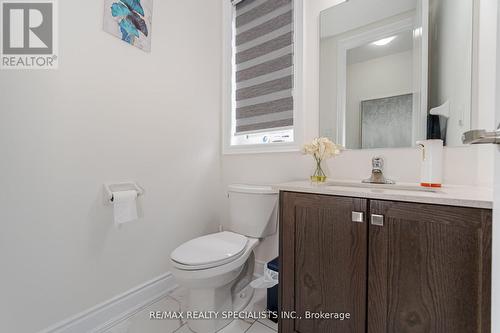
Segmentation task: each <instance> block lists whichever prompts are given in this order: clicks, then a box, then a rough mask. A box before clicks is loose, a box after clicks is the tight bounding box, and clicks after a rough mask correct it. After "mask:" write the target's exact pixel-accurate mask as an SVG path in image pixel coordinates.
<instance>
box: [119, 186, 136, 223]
mask: <svg viewBox="0 0 500 333" xmlns="http://www.w3.org/2000/svg"><path fill="white" fill-rule="evenodd" d="M113 206H114V216H115V225H116V226H119V225H121V224H123V223H127V222H132V221H135V220H137V192H136V191H119V192H113Z"/></svg>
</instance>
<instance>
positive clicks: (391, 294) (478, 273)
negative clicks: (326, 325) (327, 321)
mask: <svg viewBox="0 0 500 333" xmlns="http://www.w3.org/2000/svg"><path fill="white" fill-rule="evenodd" d="M370 214H375V215H381V216H383V226H377V225H374V224H373V223H376V222H377V221H379V222H380V221H381V218H380V216H379V217H378V220H377V216H375V217H373V215H371V216H370V219H371V223H370V225H369V250H368V252H369V268H368V333H486V332H490V288H491V287H490V285H491V211H490V210H481V209H472V208H459V207H448V206H436V205H425V204H414V203H401V202H398V203H396V202H385V201H373V200H371V201H370ZM346 332H347V331H346Z"/></svg>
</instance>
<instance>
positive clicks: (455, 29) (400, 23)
mask: <svg viewBox="0 0 500 333" xmlns="http://www.w3.org/2000/svg"><path fill="white" fill-rule="evenodd" d="M474 21H475V20H474V0H349V1H346V2H343V3H340V4H338V5H336V6H334V7H331V8H329V9H327V10H325V11H323V12H322V13H321V34H320V38H321V40H320V57H321V59H320V134H321V135H322V136H327V137H329V138H331V139H333V140H335V141H336V142H338V143H340V144H342V145H343V146H344V147H346V148H347V149H374V148H401V147H412V146H415V143H416V141H417V140H422V139H437V138H440V139H443V140H444V141H445V144H447V145H449V146H456V145H459V144H460V142H461V135H462V133H463V132H465V131H467V130H469V129H470V128H471V119H472V102H471V101H472V55H473V27H474Z"/></svg>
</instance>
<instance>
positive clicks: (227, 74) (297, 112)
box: [221, 0, 304, 155]
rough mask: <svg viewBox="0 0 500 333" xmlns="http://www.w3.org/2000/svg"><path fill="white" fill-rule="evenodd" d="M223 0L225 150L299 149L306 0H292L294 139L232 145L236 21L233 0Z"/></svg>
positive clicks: (270, 151)
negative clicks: (234, 34) (234, 23)
mask: <svg viewBox="0 0 500 333" xmlns="http://www.w3.org/2000/svg"><path fill="white" fill-rule="evenodd" d="M221 1H222V11H223V15H222V18H223V29H222V30H223V38H222V47H223V49H222V59H223V61H222V153H223V155H230V154H255V153H278V152H297V151H299V150H300V148H301V145H302V144H303V142H304V141H303V132H304V130H303V129H304V126H303V111H302V110H303V98H302V94H303V84H302V82H303V80H302V75H303V70H302V68H303V0H292V1H293V6H294V46H293V49H294V67H293V73H294V78H293V80H294V87H293V99H294V101H293V104H294V105H293V131H294V134H293V136H294V141H293V142H280V143H264V144H248V145H231V139H232V137H233V133H232V125H233V111H234V108H233V100H232V94H233V83H234V81H233V63H234V61H233V20H234V15H233V13H234V8H233V5H232V4H231V1H230V0H221Z"/></svg>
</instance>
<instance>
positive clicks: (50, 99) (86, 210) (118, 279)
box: [0, 0, 222, 333]
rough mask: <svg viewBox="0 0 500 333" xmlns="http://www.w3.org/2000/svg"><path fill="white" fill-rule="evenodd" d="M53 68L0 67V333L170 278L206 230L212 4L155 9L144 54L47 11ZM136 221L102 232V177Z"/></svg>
mask: <svg viewBox="0 0 500 333" xmlns="http://www.w3.org/2000/svg"><path fill="white" fill-rule="evenodd" d="M59 7H60V15H59V17H60V69H59V70H57V71H25V72H23V71H2V72H0V156H1V163H0V184H1V185H0V188H1V190H0V222H1V223H0V228H1V230H0V263H1V271H0V295H1V297H0V331H1V332H16V333H25V332H26V333H28V332H35V331H38V330H40V329H43V328H45V327H47V326H49V325H51V324H54V323H56V322H58V321H60V320H62V319H65V318H67V317H69V316H71V315H74V314H76V313H78V312H80V311H82V310H86V309H88V308H90V307H92V306H94V305H96V304H98V303H100V302H102V301H104V300H107V299H109V298H111V297H113V296H115V295H117V294H119V293H121V292H124V291H126V290H128V289H130V288H132V287H135V286H137V285H139V284H142V283H143V282H145V281H147V280H150V279H152V278H154V277H156V276H158V275H160V274H162V273H164V272H166V271H169V270H170V264H169V261H168V258H169V254H170V252H171V250H172V249H174V247H176V246H177V245H179V244H180V243H181V242H183V241H185V240H188V239H190V238H193V237H195V236H197V235H201V234H204V233H207V232H210V231H216V226H217V224H218V214H219V211H218V201H217V200H218V199H217V196H215V195H214V193H220V192H221V190H220V143H219V142H220V135H219V132H220V104H221V100H220V95H221V93H220V87H221V83H220V81H221V48H222V47H221V23H222V18H221V5H220V1H219V0H204V1H197V0H183V1H175V0H161V1H155V9H154V18H153V51H152V53H151V54H146V53H144V52H142V51H141V50H139V49H136V48H134V47H131V46H128V45H126V44H124V43H123V42H122V41H120V40H119V39H116V38H115V37H113V36H110V35H108V34H106V33H105V32H103V31H102V30H101V26H102V15H103V2H102V1H75V0H65V1H60V2H59ZM129 179H131V180H137V181H138V183H139V184H140V185H142V186H143V187H144V188H145V190H146V194H145V196H144V198H143V200H142V210H143V214H144V217H143V218H141V219H140V221H138V222H136V223H133V224H130V225H125V226H124V227H122V228H121V229H116V228H115V227H114V226H113V223H112V210H111V208H110V207H104V206H103V205H102V203H101V202H102V201H101V198H102V191H101V186H102V184H103V183H104V182H107V181H121V180H129Z"/></svg>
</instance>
